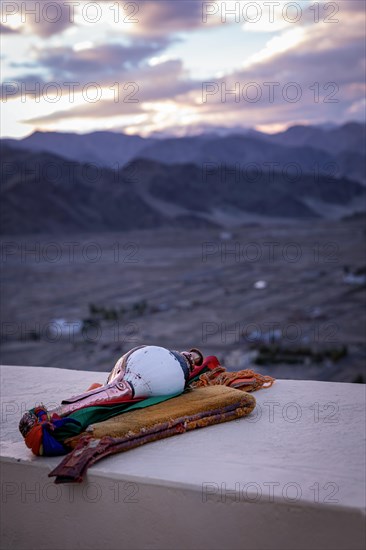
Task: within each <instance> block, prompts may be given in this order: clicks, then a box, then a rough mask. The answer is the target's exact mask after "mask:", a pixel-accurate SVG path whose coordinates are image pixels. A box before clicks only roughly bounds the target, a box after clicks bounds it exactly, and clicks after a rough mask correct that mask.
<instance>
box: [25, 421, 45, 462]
mask: <svg viewBox="0 0 366 550" xmlns="http://www.w3.org/2000/svg"><path fill="white" fill-rule="evenodd" d="M25 444H26V445H27V447H29V449H32V452H33V453H34V454H35V455H40V454H41V453H40V448H41V444H42V425H41V424H37V425H36V426H33V428H32V429H31V430H30V432H29V433H28V434H27V435H26V437H25Z"/></svg>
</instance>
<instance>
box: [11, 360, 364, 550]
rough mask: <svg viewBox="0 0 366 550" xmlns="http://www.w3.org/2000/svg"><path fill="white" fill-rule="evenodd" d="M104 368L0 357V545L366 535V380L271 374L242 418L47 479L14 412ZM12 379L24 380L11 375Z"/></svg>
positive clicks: (360, 539) (65, 391)
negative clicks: (2, 362) (71, 481)
mask: <svg viewBox="0 0 366 550" xmlns="http://www.w3.org/2000/svg"><path fill="white" fill-rule="evenodd" d="M105 378H106V376H105V373H92V372H80V371H65V370H60V369H42V368H35V367H2V369H1V388H2V418H1V420H2V431H1V433H2V437H1V486H2V512H3V513H2V515H1V548H12V549H13V548H14V549H15V548H16V549H26V550H28V549H30V548H40V549H47V550H48V549H50V548H53V549H60V550H61V549H62V550H64V549H70V550H71V549H72V550H73V549H76V548H78V549H84V548H85V549H87V548H88V549H89V548H90V549H93V548H95V549H100V548H103V549H117V548H118V549H145V548H147V549H150V548H151V549H159V550H160V549H173V548H176V549H180V548H185V549H192V550H193V549H207V550H209V549H210V550H211V549H216V548H217V549H220V550H221V549H231V548H232V549H236V548H238V549H248V550H254V549H258V550H265V549H273V550H287V549H289V550H290V549H295V550H296V549H303V550H310V549H313V550H323V549H329V550H338V549H339V550H341V549H344V550H346V549H347V550H356V549H361V548H364V545H365V528H364V526H365V523H364V520H365V387H364V386H362V385H352V384H337V383H328V382H309V381H306V382H305V381H292V380H279V381H277V382H276V384H275V385H274V386H273V387H272V388H271V389H269V390H261V391H259V392H257V393H256V394H255V396H256V399H257V407H256V410H255V411H254V412H253V413H252V415H251V416H250V417H247V418H244V419H240V420H238V421H234V422H230V423H227V424H222V425H218V426H212V427H209V428H206V429H203V430H197V431H195V432H191V433H187V434H183V435H180V436H175V437H173V438H170V439H167V440H163V441H158V442H155V443H151V444H149V445H146V446H143V447H141V448H139V449H134V450H132V451H129V452H127V453H122V454H120V455H116V456H113V457H108V458H106V459H105V460H103V461H101V462H99V463H97V464H96V465H94V466H93V467H92V468H91V469H90V470H89V472H88V474H87V476H86V479H85V481H84V482H83V483H82V484H80V485H55V484H54V483H53V481H52V479H51V478H48V477H47V474H48V472H49V471H50V470H51V469H52V468H54V467H55V465H56V464H57V463H58V462H59V461H60V458H37V457H34V456H32V454H31V452H30V451H29V450H28V449H27V448H26V447H25V445H24V442H23V440H22V437H21V435H20V433H19V432H18V430H17V424H18V422H19V418H20V417H21V415H22V413H23V411H24V410H26V409H28V408H31V407H32V406H34V405H35V404H36V403H39V402H40V401H43V402H44V403H45V404H46V405H48V406H51V405H52V404H56V403H58V402H59V401H60V400H61V399H62V398H64V397H69V396H70V395H72V394H75V393H78V392H80V391H83V390H85V389H86V388H87V387H88V386H89V384H90V383H91V382H93V381H97V382H98V381H99V382H104V381H105ZM19 381H21V384H19Z"/></svg>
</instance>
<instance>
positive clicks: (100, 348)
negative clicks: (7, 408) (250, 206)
mask: <svg viewBox="0 0 366 550" xmlns="http://www.w3.org/2000/svg"><path fill="white" fill-rule="evenodd" d="M365 236H366V228H365V223H364V222H363V221H362V219H361V220H360V219H358V220H357V219H355V220H354V221H317V222H301V223H296V224H293V223H292V224H291V225H287V224H285V223H279V222H278V223H277V222H276V223H273V224H266V225H259V224H254V223H253V224H248V226H244V227H241V228H236V229H235V230H231V231H230V232H227V231H222V232H220V231H218V230H215V229H189V230H188V229H185V230H178V229H177V228H174V229H170V230H167V229H156V230H154V231H133V232H126V233H117V234H116V233H113V234H111V233H101V234H83V235H74V234H72V235H69V234H64V235H58V236H57V237H56V236H54V235H41V236H38V235H33V236H27V237H25V238H21V237H13V236H11V237H9V238H7V237H3V238H2V240H1V260H2V272H3V282H2V302H1V303H2V323H1V337H2V351H1V362H2V363H3V364H13V365H42V366H50V367H61V368H66V369H78V370H95V371H100V370H105V371H109V370H110V369H111V368H112V366H113V365H114V363H115V361H116V360H117V359H118V357H119V356H120V355H122V354H123V353H124V352H126V351H127V350H128V349H130V348H131V347H134V346H136V345H139V344H141V343H146V344H154V345H162V346H166V347H169V348H172V349H178V350H179V349H182V350H183V349H187V348H190V347H199V348H201V349H202V351H203V352H204V353H205V354H209V355H211V354H214V355H218V357H219V358H220V360H221V361H222V363H223V364H224V365H225V366H226V367H227V368H229V369H231V370H238V369H241V368H249V367H253V368H255V370H257V371H259V372H262V373H263V374H266V373H268V374H271V375H273V376H275V377H279V378H292V379H317V380H336V381H347V382H352V381H357V382H362V381H363V382H365V381H366V375H365V358H366V342H365V334H366V311H365V307H364V306H365V299H366V285H365V280H364V276H363V274H362V273H363V268H364V262H365V260H364V252H365ZM345 266H346V267H347V268H348V277H346V278H345V275H344V268H345ZM352 274H353V275H352Z"/></svg>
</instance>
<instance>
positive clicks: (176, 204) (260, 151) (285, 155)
mask: <svg viewBox="0 0 366 550" xmlns="http://www.w3.org/2000/svg"><path fill="white" fill-rule="evenodd" d="M100 134H102V133H97V135H96V134H92V136H93V139H89V137H90V135H86V136H74V135H72V134H71V135H70V138H69V144H68V149H67V150H68V151H69V153H70V155H71V153H72V154H73V156H74V157H75V156H76V149H77V146H76V145H75V148H74V149H73V147H72V143H74V144H75V143H79V144H80V146H79V151H82V153H80V156H83V155H84V159H85V158H89V161H87V162H85V161H83V162H81V161H77V160H76V159H74V158H71V156H70V157H69V158H66V157H65V156H64V155H65V150H66V149H65V148H66V141H67V140H66V141H65V135H64V134H56V137H55V138H54V139H53V137H54V134H51V135H49V134H46V135H43V134H40V133H37V134H33V136H30V138H26V140H22V141H17V142H14V141H12V140H3V141H2V143H1V152H2V160H1V172H2V177H1V184H0V196H1V219H2V222H1V232H2V234H8V235H11V234H32V233H58V232H68V231H69V232H74V231H93V232H98V231H105V230H110V231H120V230H122V231H123V230H129V229H135V228H151V229H152V228H155V227H164V226H166V227H168V226H179V227H197V226H212V227H218V228H219V227H235V226H240V225H243V224H244V223H248V222H250V223H252V222H264V221H268V220H273V219H281V220H315V219H321V218H341V217H344V216H347V215H348V216H349V215H351V214H352V213H354V212H357V211H360V210H362V208H363V207H364V203H365V198H366V186H364V185H363V184H362V183H360V181H355V180H354V179H351V178H349V177H346V176H341V177H334V176H333V175H331V174H330V173H327V172H326V171H320V173H316V174H314V170H313V165H314V163H318V164H319V165H323V164H325V163H327V162H331V159H332V158H334V157H332V155H331V154H330V153H329V152H326V151H321V150H320V149H319V148H313V147H310V146H309V145H307V144H305V145H302V146H300V145H298V143H297V144H296V145H292V146H291V147H290V146H286V145H283V144H279V143H272V142H271V139H273V137H270V138H269V139H267V140H265V139H264V138H263V139H262V138H258V136H253V135H252V136H251V135H248V134H247V135H236V136H223V137H218V136H212V135H204V136H196V137H187V138H169V139H162V140H157V139H148V140H145V139H143V138H139V137H136V138H135V137H134V138H131V137H130V136H123V135H122V136H119V135H118V134H112V135H110V133H107V136H106V138H105V140H106V141H107V142H108V139H109V140H110V141H109V143H110V148H109V152H110V157H109V162H111V159H112V157H113V155H116V154H117V151H118V147H117V142H118V140H119V143H122V142H125V143H126V144H129V145H128V147H127V145H126V148H125V150H124V155H125V157H124V158H125V159H126V158H129V161H128V162H127V161H126V162H124V163H123V165H122V166H121V167H119V164H118V165H117V167H115V168H114V169H113V168H111V167H110V166H108V165H105V164H102V163H100V164H98V163H97V162H96V157H97V152H98V151H99V153H98V154H99V157H98V158H101V157H102V156H103V155H102V152H106V151H107V149H108V148H107V145H106V142H105V140H103V139H102V136H101V135H100ZM103 134H104V133H103ZM282 137H283V136H282ZM74 138H75V140H74V141H73V139H74ZM81 138H83V139H84V143H83V142H82V139H81ZM58 139H59V144H60V147H59V149H60V150H59V154H57V155H56V154H55V153H53V152H48V151H45V150H44V147H45V145H48V147H49V148H50V147H51V146H52V147H55V143H56V141H57V140H58ZM277 139H278V140H280V138H277ZM286 139H287V138H286ZM27 140H28V141H27ZM25 143H26V144H28V146H29V147H28V148H25V147H24V144H25ZM98 143H100V150H98ZM113 143H114V144H115V145H114V146H112V144H113ZM19 144H20V145H19ZM29 144H30V145H29ZM32 144H33V145H32ZM35 144H37V147H38V148H43V150H37V149H36V147H35ZM62 144H64V145H62ZM142 144H143V146H142ZM14 145H16V146H14ZM31 146H33V149H31ZM92 150H94V151H95V153H94V158H93V157H91V158H90V157H89V154H90V155H91V153H90V151H92ZM137 150H138V152H136V151H137ZM343 152H345V151H343ZM353 154H355V155H359V154H360V153H358V152H354V153H353ZM135 155H136V157H137V158H135ZM114 158H116V157H114ZM239 158H240V161H237V162H235V159H239ZM250 159H256V161H253V160H250ZM294 162H296V163H299V166H300V167H301V174H298V173H296V172H295V173H290V172H287V171H284V170H283V169H281V168H282V167H283V166H285V165H286V163H287V164H289V163H294ZM266 163H267V166H268V163H272V164H273V166H272V167H273V168H274V169H273V171H271V173H269V172H268V170H265V169H262V168H265V167H266ZM322 163H323V164H322ZM106 164H108V163H106ZM235 164H236V165H235ZM112 166H113V164H112ZM278 167H279V168H280V169H279V170H278ZM258 168H259V169H258ZM294 176H296V177H294Z"/></svg>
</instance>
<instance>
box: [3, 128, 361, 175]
mask: <svg viewBox="0 0 366 550" xmlns="http://www.w3.org/2000/svg"><path fill="white" fill-rule="evenodd" d="M235 132H236V133H234V134H225V135H220V130H219V129H217V133H215V132H213V133H204V134H200V135H196V136H188V137H170V138H169V137H165V138H157V137H149V138H142V137H140V136H130V135H126V134H122V133H116V132H92V133H89V134H73V133H58V132H34V133H33V134H32V135H30V136H28V137H26V138H24V139H21V140H15V139H3V140H2V141H1V143H2V145H9V146H11V147H15V148H17V149H22V150H24V149H25V150H29V151H33V152H37V153H39V152H48V153H54V154H56V155H60V156H62V157H65V158H66V159H69V160H74V161H76V162H79V163H94V164H97V165H98V166H101V167H109V168H113V169H118V168H122V167H123V166H125V165H126V164H127V163H129V162H131V161H132V160H134V159H136V158H145V159H150V160H155V161H158V162H162V163H164V164H187V163H194V164H197V165H203V164H206V163H216V164H217V165H220V166H222V165H223V164H225V165H227V166H235V165H237V166H239V167H240V169H242V170H244V171H245V170H247V169H248V168H249V169H250V167H251V164H252V163H254V164H256V165H258V166H257V168H258V167H259V169H260V170H262V171H266V170H271V171H282V170H285V171H286V170H290V169H291V167H290V166H289V164H293V163H294V164H296V166H295V167H293V169H294V170H300V171H301V173H306V174H308V173H312V174H314V173H319V172H320V173H322V174H324V175H325V176H334V177H336V178H342V177H346V178H351V179H354V180H356V181H359V182H361V183H366V174H365V161H366V157H365V151H366V126H365V125H364V124H360V123H356V122H350V123H347V124H344V125H342V126H336V127H333V126H330V127H328V126H325V127H319V126H292V127H290V128H289V129H287V130H286V131H285V132H280V133H277V134H264V133H261V132H257V131H255V130H251V129H245V128H243V129H242V130H241V131H240V129H239V128H236V130H235Z"/></svg>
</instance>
